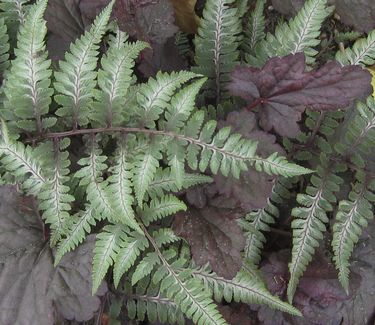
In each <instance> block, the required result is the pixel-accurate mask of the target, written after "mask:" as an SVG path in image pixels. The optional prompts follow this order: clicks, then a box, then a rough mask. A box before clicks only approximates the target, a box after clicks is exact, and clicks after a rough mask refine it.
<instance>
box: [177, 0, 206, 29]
mask: <svg viewBox="0 0 375 325" xmlns="http://www.w3.org/2000/svg"><path fill="white" fill-rule="evenodd" d="M171 2H172V5H173V9H174V13H175V17H176V24H177V26H178V27H180V29H181V30H182V31H183V32H185V33H188V34H195V33H196V32H197V30H198V26H199V21H200V19H199V17H198V16H197V15H196V13H195V5H196V3H197V0H171Z"/></svg>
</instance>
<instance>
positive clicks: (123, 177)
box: [118, 148, 134, 219]
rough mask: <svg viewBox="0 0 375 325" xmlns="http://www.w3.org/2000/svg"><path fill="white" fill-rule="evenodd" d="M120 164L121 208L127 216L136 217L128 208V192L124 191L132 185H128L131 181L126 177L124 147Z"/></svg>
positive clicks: (119, 191) (119, 193) (119, 194)
mask: <svg viewBox="0 0 375 325" xmlns="http://www.w3.org/2000/svg"><path fill="white" fill-rule="evenodd" d="M120 156H121V157H120V166H119V174H118V197H119V198H120V202H121V208H122V210H123V211H124V212H125V213H126V216H127V217H128V218H131V219H133V218H134V214H133V213H132V211H129V209H128V205H127V204H126V199H125V197H126V195H127V193H126V192H124V191H125V189H127V188H130V186H128V185H129V184H126V183H127V182H129V179H128V178H126V175H125V174H126V172H127V170H126V168H125V167H126V156H125V152H124V149H123V148H122V149H121V153H120Z"/></svg>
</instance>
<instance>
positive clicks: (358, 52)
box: [336, 30, 375, 66]
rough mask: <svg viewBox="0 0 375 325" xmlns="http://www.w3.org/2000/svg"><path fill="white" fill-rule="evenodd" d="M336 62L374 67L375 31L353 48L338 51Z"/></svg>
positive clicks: (361, 39)
mask: <svg viewBox="0 0 375 325" xmlns="http://www.w3.org/2000/svg"><path fill="white" fill-rule="evenodd" d="M336 60H337V61H339V62H340V63H341V64H342V65H349V64H352V65H357V64H360V65H368V66H369V65H373V64H374V63H375V30H373V31H371V32H370V33H369V34H368V35H367V37H366V38H360V39H359V40H357V41H356V42H355V43H354V45H353V46H352V48H347V49H345V51H338V52H337V54H336Z"/></svg>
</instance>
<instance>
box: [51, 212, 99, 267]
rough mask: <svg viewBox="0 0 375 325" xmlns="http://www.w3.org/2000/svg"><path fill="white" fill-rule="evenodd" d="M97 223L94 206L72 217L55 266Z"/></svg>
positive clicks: (57, 252) (60, 245)
mask: <svg viewBox="0 0 375 325" xmlns="http://www.w3.org/2000/svg"><path fill="white" fill-rule="evenodd" d="M95 225H96V220H95V214H94V211H93V210H92V208H90V207H88V208H87V209H86V210H85V211H80V212H79V213H77V214H76V215H74V216H73V217H72V221H71V225H69V228H68V230H67V231H66V232H65V234H64V236H65V238H63V239H62V240H60V242H59V244H58V247H57V251H56V254H55V263H54V264H55V266H56V265H57V264H59V262H60V260H61V259H62V257H63V256H64V255H65V254H66V253H68V252H70V251H72V250H74V249H75V248H76V247H77V246H78V245H79V244H81V243H82V242H83V241H84V239H85V238H86V234H89V233H91V227H92V226H95Z"/></svg>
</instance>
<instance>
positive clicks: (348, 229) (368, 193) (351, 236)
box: [332, 174, 375, 294]
mask: <svg viewBox="0 0 375 325" xmlns="http://www.w3.org/2000/svg"><path fill="white" fill-rule="evenodd" d="M374 185H375V183H374V182H372V183H370V184H369V183H368V180H367V179H366V176H365V175H363V174H358V175H357V183H356V184H355V185H354V186H353V189H352V191H351V192H350V193H349V199H348V200H342V201H340V202H339V209H338V211H337V214H336V223H335V224H334V226H333V239H332V248H333V252H334V257H333V260H334V262H335V265H336V268H337V270H338V271H339V280H340V282H341V284H342V286H343V288H344V289H345V291H346V292H347V293H348V294H349V273H350V270H349V259H350V256H351V255H352V252H353V250H354V246H355V244H356V243H357V242H358V240H359V237H360V236H361V234H362V229H363V228H365V227H366V226H367V223H368V221H369V220H371V219H373V218H374V213H373V205H374V204H375V194H374V193H373V192H372V191H374V190H375V186H374Z"/></svg>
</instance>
